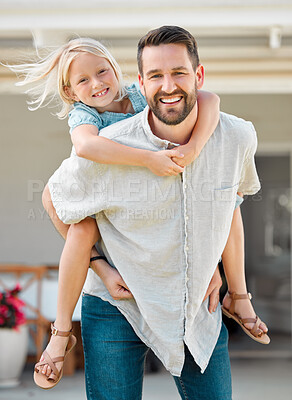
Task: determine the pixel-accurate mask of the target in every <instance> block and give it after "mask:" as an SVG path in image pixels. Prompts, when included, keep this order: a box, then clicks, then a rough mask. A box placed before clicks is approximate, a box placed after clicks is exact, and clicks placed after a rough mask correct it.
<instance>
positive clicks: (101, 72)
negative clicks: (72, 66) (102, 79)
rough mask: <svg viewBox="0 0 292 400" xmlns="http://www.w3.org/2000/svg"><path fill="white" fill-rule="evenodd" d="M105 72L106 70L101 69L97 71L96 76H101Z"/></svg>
mask: <svg viewBox="0 0 292 400" xmlns="http://www.w3.org/2000/svg"><path fill="white" fill-rule="evenodd" d="M106 71H107V69H101V70H99V71H98V74H99V75H100V74H103V73H104V72H106Z"/></svg>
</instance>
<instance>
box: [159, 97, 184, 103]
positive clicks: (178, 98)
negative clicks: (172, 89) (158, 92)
mask: <svg viewBox="0 0 292 400" xmlns="http://www.w3.org/2000/svg"><path fill="white" fill-rule="evenodd" d="M180 99H181V97H173V98H171V99H160V101H161V102H162V103H168V104H171V103H175V102H177V101H179V100H180Z"/></svg>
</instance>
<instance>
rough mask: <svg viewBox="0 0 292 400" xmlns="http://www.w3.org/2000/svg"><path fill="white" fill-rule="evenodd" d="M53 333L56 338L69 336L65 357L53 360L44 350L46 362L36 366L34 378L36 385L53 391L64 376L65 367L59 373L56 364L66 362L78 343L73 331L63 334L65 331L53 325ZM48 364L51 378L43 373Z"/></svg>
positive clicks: (40, 362)
mask: <svg viewBox="0 0 292 400" xmlns="http://www.w3.org/2000/svg"><path fill="white" fill-rule="evenodd" d="M51 333H52V335H54V336H63V337H68V336H69V341H68V344H67V347H66V350H65V354H64V356H61V357H55V358H51V357H50V356H49V354H48V352H47V351H46V350H44V352H43V354H42V355H43V357H44V360H43V361H39V362H38V363H37V364H36V365H35V367H34V375H33V378H34V381H35V383H36V385H37V386H39V387H40V388H42V389H52V388H53V387H55V386H56V385H57V383H59V382H60V380H61V378H62V376H63V367H62V368H61V370H60V371H59V370H58V369H57V368H56V365H55V363H56V362H60V361H64V360H65V357H66V356H67V354H68V353H70V351H71V350H72V349H73V347H74V346H75V345H76V343H77V340H76V337H75V336H74V335H73V334H72V329H71V330H70V331H66V332H63V331H59V330H58V329H57V328H55V327H54V325H53V324H51ZM46 364H48V365H49V366H50V367H51V370H52V372H51V374H50V376H46V375H44V374H42V373H41V367H42V366H43V365H46Z"/></svg>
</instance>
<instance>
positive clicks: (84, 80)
mask: <svg viewBox="0 0 292 400" xmlns="http://www.w3.org/2000/svg"><path fill="white" fill-rule="evenodd" d="M86 81H87V79H86V78H82V79H80V81H79V82H78V83H83V82H86Z"/></svg>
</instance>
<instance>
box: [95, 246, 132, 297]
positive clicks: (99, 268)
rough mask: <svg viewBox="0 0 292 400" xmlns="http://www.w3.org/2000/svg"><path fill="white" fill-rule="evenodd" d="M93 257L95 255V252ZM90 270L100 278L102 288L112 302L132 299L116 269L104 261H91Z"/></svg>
mask: <svg viewBox="0 0 292 400" xmlns="http://www.w3.org/2000/svg"><path fill="white" fill-rule="evenodd" d="M93 254H94V255H96V254H97V252H96V250H95V253H93ZM90 267H91V269H92V270H93V271H94V272H95V273H96V274H97V275H98V276H99V277H100V279H101V280H102V282H103V284H104V286H105V287H106V288H107V290H108V291H109V294H110V295H111V296H112V298H113V299H114V300H127V299H132V298H133V295H132V293H131V292H130V290H129V288H128V286H127V285H126V284H125V282H124V280H123V278H122V277H121V275H120V274H119V272H118V270H117V269H116V268H113V267H112V266H111V265H110V264H109V263H108V262H106V261H105V260H97V261H93V262H91V264H90Z"/></svg>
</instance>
